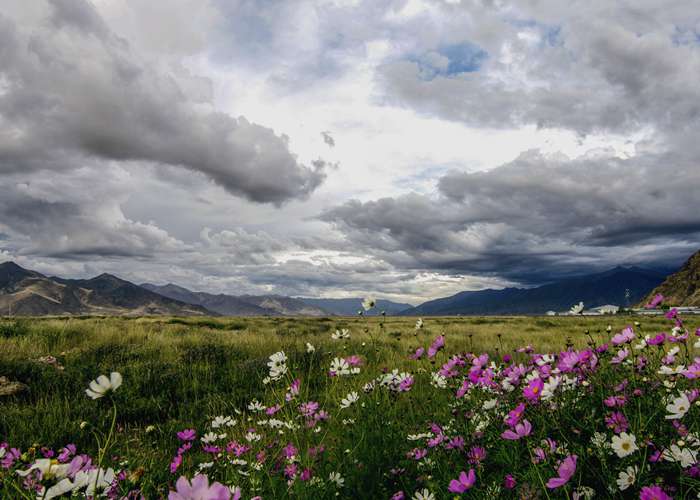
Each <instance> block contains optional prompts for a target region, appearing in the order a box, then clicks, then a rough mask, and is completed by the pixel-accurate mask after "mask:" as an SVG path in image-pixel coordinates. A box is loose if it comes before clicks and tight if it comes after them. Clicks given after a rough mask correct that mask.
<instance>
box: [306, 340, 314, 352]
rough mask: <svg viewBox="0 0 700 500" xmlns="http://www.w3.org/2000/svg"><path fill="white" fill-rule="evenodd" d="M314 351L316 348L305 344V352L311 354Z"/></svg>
mask: <svg viewBox="0 0 700 500" xmlns="http://www.w3.org/2000/svg"><path fill="white" fill-rule="evenodd" d="M315 350H316V348H315V347H314V346H313V345H312V344H309V343H308V342H307V343H306V352H308V353H312V352H314V351H315Z"/></svg>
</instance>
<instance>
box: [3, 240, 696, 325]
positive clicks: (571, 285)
mask: <svg viewBox="0 0 700 500" xmlns="http://www.w3.org/2000/svg"><path fill="white" fill-rule="evenodd" d="M656 293H662V294H663V295H664V296H666V297H667V303H668V302H670V303H673V304H674V305H700V252H698V253H696V254H695V255H693V256H692V257H691V258H690V259H689V260H688V262H686V263H685V264H684V266H683V267H682V268H681V269H680V270H679V271H678V272H677V273H675V274H673V275H671V276H668V277H666V276H665V275H664V274H663V273H660V272H656V271H652V270H648V269H642V268H639V267H616V268H614V269H611V270H609V271H606V272H603V273H597V274H589V275H585V276H579V277H574V278H569V279H564V280H560V281H556V282H553V283H549V284H546V285H542V286H538V287H533V288H504V289H500V290H494V289H486V290H479V291H465V292H460V293H457V294H455V295H452V296H450V297H445V298H440V299H435V300H430V301H428V302H425V303H423V304H420V305H418V306H416V307H413V306H411V305H410V304H404V303H398V302H392V301H388V300H381V299H380V300H378V301H377V306H376V308H375V309H373V310H372V311H371V312H370V314H380V313H381V311H385V312H386V314H388V315H405V316H437V315H498V314H544V313H546V312H547V311H550V310H554V311H566V310H568V309H569V308H570V307H571V305H572V304H575V303H578V302H579V301H583V302H584V304H585V306H586V307H587V308H591V307H596V306H601V305H605V304H615V305H619V306H623V307H632V306H635V305H636V304H638V303H640V302H644V301H645V300H646V299H647V298H648V297H649V296H653V295H654V294H656ZM361 303H362V299H361V298H344V299H323V298H303V297H286V296H282V295H228V294H212V293H206V292H194V291H191V290H188V289H187V288H184V287H181V286H178V285H175V284H172V283H171V284H167V285H154V284H149V283H144V284H142V285H136V284H134V283H131V282H129V281H126V280H123V279H121V278H118V277H116V276H113V275H110V274H101V275H100V276H97V277H95V278H91V279H65V278H58V277H48V276H45V275H43V274H41V273H38V272H36V271H31V270H28V269H24V268H22V267H20V266H19V265H17V264H15V263H14V262H5V263H3V264H0V314H3V315H4V314H10V315H27V316H35V315H36V316H40V315H62V314H71V315H84V314H100V315H135V316H136V315H172V316H187V315H214V316H216V315H225V316H332V315H338V316H350V315H355V314H357V311H358V310H359V309H360V308H361Z"/></svg>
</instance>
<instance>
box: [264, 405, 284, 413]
mask: <svg viewBox="0 0 700 500" xmlns="http://www.w3.org/2000/svg"><path fill="white" fill-rule="evenodd" d="M281 409H282V405H275V406H270V407H269V408H266V409H265V413H267V414H268V415H274V414H275V413H277V412H278V411H280V410H281Z"/></svg>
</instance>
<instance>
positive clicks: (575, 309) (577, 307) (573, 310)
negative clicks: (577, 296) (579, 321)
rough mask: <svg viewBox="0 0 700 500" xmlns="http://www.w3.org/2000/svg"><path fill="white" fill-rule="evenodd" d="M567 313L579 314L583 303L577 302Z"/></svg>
mask: <svg viewBox="0 0 700 500" xmlns="http://www.w3.org/2000/svg"><path fill="white" fill-rule="evenodd" d="M569 312H570V313H571V314H581V313H582V312H583V302H579V303H578V304H575V305H573V306H571V309H569Z"/></svg>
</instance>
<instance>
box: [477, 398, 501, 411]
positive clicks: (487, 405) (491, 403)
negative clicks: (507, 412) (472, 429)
mask: <svg viewBox="0 0 700 500" xmlns="http://www.w3.org/2000/svg"><path fill="white" fill-rule="evenodd" d="M497 404H498V399H487V400H486V401H484V404H483V405H481V408H483V409H484V410H492V409H493V408H495V407H496V405H497Z"/></svg>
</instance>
